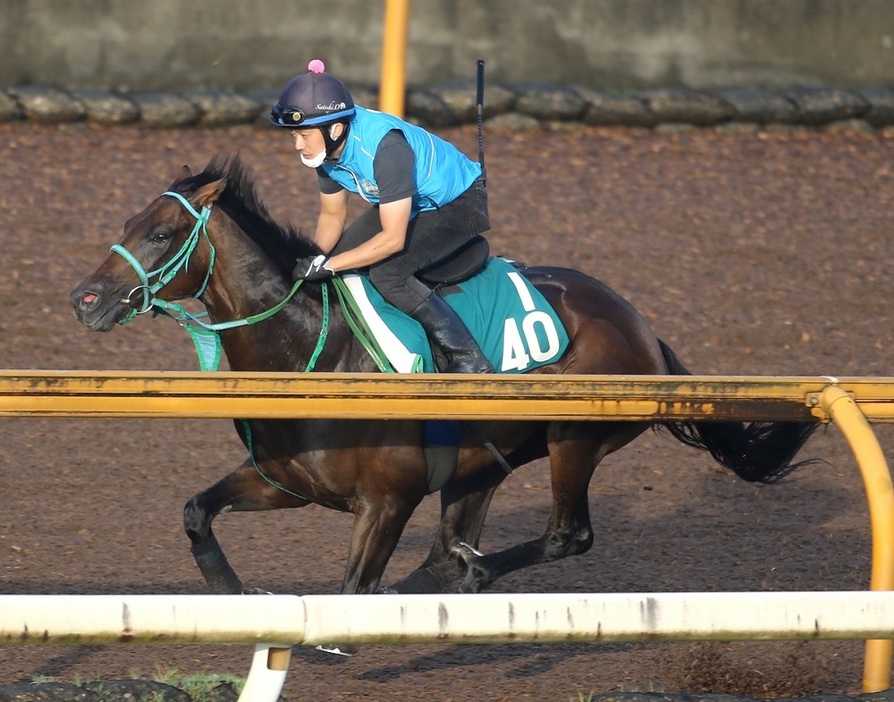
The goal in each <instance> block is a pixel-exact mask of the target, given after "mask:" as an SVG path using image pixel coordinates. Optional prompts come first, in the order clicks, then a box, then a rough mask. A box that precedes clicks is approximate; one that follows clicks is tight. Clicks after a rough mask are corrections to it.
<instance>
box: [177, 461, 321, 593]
mask: <svg viewBox="0 0 894 702" xmlns="http://www.w3.org/2000/svg"><path fill="white" fill-rule="evenodd" d="M306 504H308V502H307V501H306V500H301V499H300V498H297V497H294V496H292V495H289V494H287V493H285V492H282V491H281V490H278V489H277V488H275V487H273V486H271V485H270V484H268V483H267V482H266V481H264V480H263V478H261V476H259V475H258V473H257V471H256V470H255V468H254V465H253V464H252V463H251V462H250V461H246V463H244V464H243V465H242V466H241V467H240V468H238V469H237V470H236V471H234V472H232V473H230V474H229V475H228V476H226V477H225V478H223V479H221V480H219V481H218V482H216V483H215V484H214V485H212V486H211V487H209V488H207V489H206V490H203V491H202V492H200V493H198V494H197V495H194V496H193V497H192V498H190V500H189V501H188V502H187V503H186V506H185V507H184V508H183V528H184V530H185V531H186V535H187V536H188V537H189V540H190V542H191V548H190V550H191V551H192V555H193V558H195V561H196V565H197V566H198V567H199V571H200V572H201V573H202V577H204V578H205V582H206V583H207V584H208V588H209V589H210V590H211V592H212V593H214V594H222V595H226V594H242V593H247V592H255V591H254V590H246V589H245V588H244V587H243V585H242V581H241V580H240V579H239V577H238V576H237V575H236V572H235V571H234V570H233V568H232V566H231V565H230V563H229V561H228V560H227V557H226V555H225V554H224V552H223V549H222V548H221V546H220V543H219V542H218V541H217V537H216V536H215V535H214V531H213V529H212V528H211V524H212V522H213V521H214V518H215V517H217V515H219V514H221V513H222V512H230V511H235V512H245V511H259V510H270V509H281V508H286V507H303V506H304V505H306Z"/></svg>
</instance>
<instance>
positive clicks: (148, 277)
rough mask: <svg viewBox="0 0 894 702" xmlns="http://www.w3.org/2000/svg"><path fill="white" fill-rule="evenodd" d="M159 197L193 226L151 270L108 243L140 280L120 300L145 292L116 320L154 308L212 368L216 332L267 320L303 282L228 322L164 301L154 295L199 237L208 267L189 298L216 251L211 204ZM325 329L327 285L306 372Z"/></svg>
mask: <svg viewBox="0 0 894 702" xmlns="http://www.w3.org/2000/svg"><path fill="white" fill-rule="evenodd" d="M163 196H165V197H173V198H174V199H176V200H178V201H179V202H180V204H181V205H183V207H184V208H185V209H186V211H187V212H189V213H190V214H191V215H192V216H193V217H195V220H196V223H195V226H194V227H193V228H192V232H190V234H189V236H188V237H187V238H186V240H185V241H184V242H183V245H182V246H181V247H180V249H179V251H177V253H175V254H174V255H173V256H172V257H171V258H170V260H168V261H167V262H166V263H165V264H164V265H162V266H160V267H159V268H157V269H155V270H154V271H146V269H145V268H144V267H143V265H142V264H141V263H140V262H139V261H138V260H137V257H136V256H134V255H133V254H132V253H131V252H130V251H128V250H127V249H126V248H125V247H123V246H122V245H121V244H115V245H114V246H112V248H111V251H112V252H114V253H116V254H118V255H119V256H121V257H122V258H123V259H124V260H125V261H127V263H128V264H129V265H130V267H131V268H133V269H134V272H136V274H137V277H138V278H139V279H140V285H138V286H137V287H135V288H134V289H133V290H131V291H130V293H129V294H128V296H127V297H126V298H124V299H122V300H121V302H122V303H124V304H130V301H131V297H132V296H133V294H134V293H135V292H137V291H138V290H144V291H145V292H144V295H143V304H142V306H141V307H140V308H139V309H138V308H133V309H132V310H131V312H130V313H129V314H128V315H127V316H125V317H124V318H123V319H121V320H120V321H119V322H118V323H119V324H127V323H128V322H130V321H132V320H133V319H134V318H135V317H136V316H137V315H141V314H145V313H146V312H149V311H150V310H154V313H155V314H164V315H165V316H168V317H171V318H172V319H174V320H175V321H176V322H177V323H178V324H180V326H182V327H184V328H185V329H186V330H187V331H188V332H189V333H190V336H191V337H192V340H193V343H194V344H195V347H196V353H197V354H198V356H199V364H200V366H201V367H202V370H216V368H217V364H218V363H219V361H220V339H219V337H218V335H217V332H219V331H223V330H225V329H233V328H236V327H245V326H248V325H251V324H257V323H258V322H262V321H264V320H265V319H269V318H270V317H272V316H273V315H275V314H276V313H277V312H279V311H280V310H282V309H283V308H284V307H285V306H286V305H287V304H288V303H289V301H290V300H291V299H292V298H293V297H294V296H295V293H297V292H298V288H300V287H301V284H302V283H303V282H304V281H303V280H298V281H295V284H294V285H293V286H292V289H291V290H290V291H289V294H288V295H286V297H285V298H283V299H282V300H280V301H279V302H278V303H277V304H275V305H274V306H273V307H271V308H270V309H268V310H264V311H263V312H259V313H258V314H253V315H249V316H248V317H245V318H244V319H233V320H230V321H228V322H217V323H208V322H204V321H202V320H201V319H200V318H199V317H200V316H201V317H204V316H205V314H204V313H203V314H201V315H195V314H192V313H190V312H187V311H186V310H185V309H184V308H183V306H182V305H180V304H177V303H176V302H168V301H167V300H162V299H159V298H158V297H156V293H158V292H159V291H160V290H161V289H162V288H164V287H165V286H166V285H167V284H168V283H170V282H171V281H172V280H173V279H174V278H175V277H176V276H177V274H178V273H179V272H180V271H181V270H184V271H187V270H189V260H190V258H191V257H192V254H193V252H195V250H196V247H197V246H198V244H199V240H200V239H201V238H204V239H205V240H206V241H207V242H208V246H209V247H210V250H211V253H210V260H209V262H208V270H206V271H205V278H204V280H202V284H201V285H200V286H199V289H198V290H197V291H196V292H195V293H193V295H192V297H193V298H199V297H201V296H202V295H203V294H204V292H205V289H206V288H207V287H208V282H209V281H210V280H211V274H212V272H213V271H214V263H215V260H216V251H215V248H214V244H212V243H211V239H210V238H209V237H208V220H209V219H210V218H211V205H205V206H204V207H203V208H202V211H201V212H197V211H196V209H195V208H194V207H193V206H192V205H191V204H190V202H189V200H187V199H186V198H185V197H183V196H182V195H180V194H179V193H175V192H171V191H168V192H166V193H163ZM153 279H154V282H153ZM172 312H173V314H172ZM328 329H329V291H328V288H327V286H323V326H322V329H321V330H320V337H319V339H318V341H317V347H316V349H315V350H314V353H313V355H312V356H311V359H310V361H309V362H308V365H307V370H308V371H310V370H312V369H313V367H314V365H315V364H316V361H317V358H318V356H319V355H320V353H321V352H322V351H323V346H324V345H325V343H326V336H327V333H328Z"/></svg>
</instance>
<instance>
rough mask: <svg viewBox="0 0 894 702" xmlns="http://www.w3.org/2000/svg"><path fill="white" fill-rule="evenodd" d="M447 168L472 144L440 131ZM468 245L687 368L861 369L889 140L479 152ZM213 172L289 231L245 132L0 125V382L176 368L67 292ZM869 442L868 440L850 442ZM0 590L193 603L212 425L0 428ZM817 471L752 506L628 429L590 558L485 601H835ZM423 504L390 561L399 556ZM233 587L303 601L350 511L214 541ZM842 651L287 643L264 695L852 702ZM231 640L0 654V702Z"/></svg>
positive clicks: (526, 513) (888, 338) (859, 654)
mask: <svg viewBox="0 0 894 702" xmlns="http://www.w3.org/2000/svg"><path fill="white" fill-rule="evenodd" d="M443 134H444V136H446V137H448V138H449V139H451V140H453V141H455V142H456V143H457V144H459V145H460V146H461V147H462V148H463V149H464V150H466V152H467V153H469V154H474V153H475V151H476V146H475V134H474V131H473V130H471V129H468V128H463V129H457V130H452V131H445V132H443ZM485 143H486V148H487V159H488V160H487V163H488V172H489V176H490V192H491V216H492V221H493V223H494V231H493V232H492V234H491V236H490V238H491V242H492V249H493V250H494V252H495V253H499V254H505V255H508V256H511V257H513V258H516V259H519V260H524V261H527V262H528V263H537V264H555V265H567V266H571V267H575V268H579V269H581V270H583V271H585V272H587V273H589V274H592V275H595V276H596V277H599V278H602V279H603V280H605V281H606V282H608V283H609V284H610V285H612V286H613V287H615V288H616V289H617V290H618V291H620V292H621V293H622V294H623V295H624V296H625V297H627V298H628V299H629V300H631V301H632V302H633V303H634V304H635V305H636V306H637V307H638V308H639V309H640V310H641V311H642V312H643V313H644V314H645V316H646V317H647V318H648V319H649V320H650V321H651V322H652V324H653V325H654V327H655V329H656V330H657V332H658V334H659V336H661V337H662V338H663V339H664V340H665V341H667V342H668V343H669V344H670V345H671V346H672V347H673V348H674V349H675V351H676V352H677V353H678V354H679V356H680V357H681V358H682V359H683V360H684V361H685V362H686V364H687V365H688V366H689V367H690V368H691V369H692V370H693V372H696V373H699V374H733V375H811V376H815V375H834V376H849V375H853V376H856V375H859V376H884V375H888V374H889V366H890V363H889V357H888V353H889V351H890V350H891V349H892V348H894V332H892V327H891V324H890V317H891V310H892V305H894V303H892V287H894V283H892V280H891V276H890V273H889V255H888V254H889V246H890V244H889V240H890V236H889V229H890V208H891V201H892V194H894V170H892V165H891V164H892V163H894V140H892V139H884V138H881V137H879V136H875V135H867V134H861V133H826V132H817V131H795V132H782V133H761V134H750V135H744V134H743V135H729V134H716V133H713V132H699V133H691V134H690V133H683V134H653V133H647V132H638V131H632V130H596V129H575V130H571V131H567V132H566V131H563V132H527V133H497V132H488V133H487V134H486V139H485ZM219 150H223V151H239V152H240V153H241V156H242V158H243V160H244V161H245V162H246V163H247V164H248V165H249V166H251V167H252V168H253V169H254V171H255V172H256V176H257V182H258V189H259V192H260V194H261V196H262V198H263V199H265V200H266V202H267V203H268V204H269V206H270V210H271V212H272V213H273V215H274V216H275V217H276V218H277V219H280V220H291V221H293V222H295V223H296V224H298V225H301V226H303V227H305V228H309V227H311V226H312V224H313V221H314V219H315V214H316V209H315V194H314V178H313V175H312V174H311V173H310V172H309V171H307V170H306V169H304V168H303V167H302V166H301V165H300V164H299V163H298V161H297V159H296V157H295V155H294V154H293V152H292V151H291V145H290V140H289V139H288V137H287V136H286V135H283V134H281V133H278V132H276V131H275V130H272V129H263V128H253V127H246V128H238V129H227V130H188V131H151V130H144V129H139V128H119V129H109V128H96V127H91V126H66V127H41V126H35V125H27V124H5V125H0V153H2V154H3V158H2V159H0V183H2V188H0V242H2V251H3V254H4V256H3V258H4V266H3V271H2V273H0V367H2V368H7V369H18V368H22V369H24V368H37V369H144V370H193V369H195V368H196V361H195V359H194V357H193V355H192V350H191V345H190V342H189V339H188V338H187V336H186V334H184V333H183V332H182V331H181V330H180V329H179V328H178V327H177V326H176V325H175V324H173V323H171V322H170V321H169V320H164V319H155V320H152V319H149V318H148V317H144V318H142V319H140V320H139V321H138V322H136V323H134V324H132V325H130V326H128V327H123V328H120V329H117V330H116V331H114V332H113V333H111V334H106V335H100V334H91V333H90V332H88V331H87V330H86V329H84V328H83V327H81V326H80V325H79V324H78V323H77V322H76V321H75V320H74V319H73V317H72V313H71V310H70V308H69V304H68V292H69V290H70V289H71V288H72V287H73V286H74V285H75V284H76V283H77V282H78V281H79V280H80V279H81V278H83V277H84V276H85V275H86V274H87V273H89V272H90V271H92V270H93V268H95V266H96V265H98V263H99V262H100V261H101V260H102V258H103V257H104V256H105V255H106V252H107V251H108V247H109V245H110V244H112V243H114V241H115V240H116V239H117V237H118V236H119V233H120V231H121V228H122V226H123V223H124V221H125V220H126V219H127V218H128V217H129V216H131V215H133V214H135V213H136V212H138V211H139V210H140V209H142V208H143V207H144V206H145V205H146V204H147V203H148V202H149V201H150V200H151V199H152V198H154V197H155V196H157V195H158V194H159V193H161V192H162V191H163V190H164V189H165V188H166V187H167V185H168V184H169V183H170V181H171V180H172V179H173V178H174V176H175V175H176V173H177V171H178V169H179V168H180V166H181V165H183V164H190V165H191V166H192V167H193V168H194V170H199V169H201V168H202V167H203V166H204V165H205V163H206V162H207V161H208V160H209V159H210V158H211V156H212V155H213V154H214V153H215V152H217V151H219ZM878 434H879V436H880V438H881V440H882V444H883V446H890V445H891V440H892V438H894V437H892V433H891V431H890V430H889V429H888V428H886V427H878ZM0 446H2V451H0V485H2V494H3V495H4V498H5V499H4V507H3V509H2V511H0V554H3V558H2V559H0V591H2V592H4V593H10V594H16V593H119V592H127V593H203V592H205V586H204V583H203V581H202V579H201V577H200V575H199V573H198V570H197V569H196V567H195V566H194V564H193V562H192V558H191V556H190V554H189V548H188V540H187V538H186V537H185V535H184V534H183V533H182V529H181V510H182V507H183V504H184V503H185V501H186V500H187V499H188V498H189V497H190V496H191V495H193V494H194V493H196V492H198V491H199V490H201V489H203V488H204V487H206V486H207V485H209V484H210V483H211V482H213V481H215V480H216V479H217V478H219V477H221V476H222V475H224V474H225V473H226V472H229V470H231V469H232V468H233V467H235V466H236V465H237V464H238V463H239V462H241V461H242V459H243V452H242V449H241V446H240V444H239V443H238V441H237V438H236V435H235V433H234V432H233V431H232V428H231V425H230V423H229V422H227V421H198V420H181V421H173V420H136V419H132V420H100V419H45V420H44V419H33V418H8V419H4V420H3V421H2V422H0ZM804 457H818V458H822V459H825V461H827V462H826V463H823V464H820V465H818V466H814V467H811V468H809V469H806V470H804V471H802V472H800V473H796V474H794V475H793V476H791V477H790V478H789V479H788V480H786V481H785V482H783V483H782V484H779V485H776V486H772V487H766V488H760V487H755V486H752V485H749V484H747V483H744V482H742V481H739V480H738V479H736V478H734V477H732V476H730V475H729V474H727V473H725V472H723V471H721V470H720V469H718V468H717V467H716V466H715V465H714V464H713V463H712V462H711V461H710V459H709V458H707V457H705V456H704V455H702V454H699V453H698V452H695V451H693V450H692V449H687V448H685V447H682V446H680V445H678V444H676V443H675V442H674V441H673V440H672V439H671V438H669V437H663V436H654V435H652V434H651V433H650V434H648V435H645V436H643V437H641V438H640V439H638V440H637V441H636V442H634V443H633V444H632V445H631V446H629V447H627V448H626V449H625V450H623V451H621V452H619V453H617V454H615V455H613V456H611V457H609V459H607V460H606V461H605V463H604V464H603V466H602V467H600V469H599V470H598V471H597V473H596V476H595V477H594V480H593V483H592V485H591V490H590V494H591V504H592V510H593V519H594V525H595V527H596V529H597V540H596V543H595V545H594V547H593V549H592V550H591V552H590V553H588V554H586V555H584V556H581V557H577V558H573V559H568V560H565V561H562V562H559V563H556V564H551V565H545V566H541V567H537V568H532V569H529V570H527V571H522V572H520V573H517V574H514V575H512V576H510V577H507V578H505V579H504V580H502V581H500V582H499V583H497V585H496V586H495V587H494V591H498V592H595V591H606V592H631V591H632V592H637V591H639V592H642V591H704V590H708V591H722V590H839V589H843V590H852V589H863V588H865V587H867V585H868V579H869V569H870V543H869V522H868V515H867V509H866V499H865V493H864V492H863V487H862V483H861V481H860V477H859V472H858V470H857V468H856V464H855V461H854V459H853V457H852V455H851V454H850V452H849V450H848V448H847V446H846V444H845V442H844V439H843V438H842V437H841V435H840V434H839V432H838V431H837V429H835V428H834V427H831V428H829V429H828V430H827V431H823V432H821V433H819V434H818V435H817V436H815V437H814V438H813V439H812V440H811V442H810V443H809V444H808V446H807V448H806V449H805V451H804ZM548 482H549V477H548V472H547V470H546V468H545V466H544V465H543V464H537V465H535V466H532V467H529V468H526V469H524V470H520V471H518V472H517V473H516V474H515V475H513V476H512V477H511V478H510V479H509V480H507V481H506V484H505V485H504V486H503V487H502V488H501V490H500V492H499V493H498V495H497V498H496V499H495V502H494V505H493V508H492V509H491V512H490V516H489V520H488V525H487V527H486V529H485V533H484V537H483V539H482V547H483V548H484V549H486V550H493V549H497V548H500V547H502V546H505V545H508V544H510V543H514V542H516V541H518V540H520V539H521V538H530V537H533V536H536V535H537V534H539V532H540V531H541V530H542V528H543V526H544V524H545V520H546V516H547V514H548V510H549V485H548ZM436 518H437V499H436V498H435V497H432V498H428V499H427V500H426V501H425V502H424V503H423V505H422V506H421V507H420V509H419V510H418V512H417V514H416V515H415V517H414V518H413V520H412V522H411V524H410V526H409V528H408V529H407V531H406V533H405V535H404V539H403V541H402V543H401V545H400V547H399V549H398V552H397V553H396V554H395V556H394V558H393V559H392V561H391V564H390V565H389V569H388V572H387V574H386V580H396V579H398V578H399V577H401V576H402V575H403V574H405V573H407V572H408V571H409V570H411V569H412V568H414V567H415V566H416V565H417V564H418V563H419V562H420V561H421V560H422V558H423V557H424V555H425V554H426V553H427V551H428V548H429V545H430V540H431V535H432V533H433V528H434V524H435V522H436ZM215 524H216V530H217V533H218V536H219V538H220V540H221V542H222V544H223V545H224V548H225V550H226V551H227V553H228V555H229V557H230V559H231V562H232V563H233V564H234V566H235V567H236V568H237V570H238V571H239V572H240V574H241V575H242V576H243V579H244V580H245V582H246V583H247V584H249V585H252V586H256V587H262V588H265V589H268V590H271V591H274V592H280V593H297V594H309V593H331V592H336V591H337V590H338V588H339V585H340V582H341V576H342V572H343V567H344V566H343V561H344V556H345V553H346V549H347V539H348V533H349V528H350V524H351V518H350V516H348V515H341V514H337V513H334V512H331V511H327V510H325V509H323V508H318V507H310V508H307V509H303V510H300V511H297V512H294V513H290V512H282V513H275V514H239V515H229V516H223V517H221V518H220V519H218V520H217V522H216V523H215ZM863 648H864V647H863V643H862V642H814V643H774V642H764V643H735V644H719V643H714V644H689V643H679V644H649V645H645V644H638V645H589V644H569V645H520V644H518V645H508V644H507V645H488V646H485V645H479V646H448V645H440V646H438V645H432V646H405V647H400V646H385V645H382V646H368V647H366V648H364V649H362V651H361V652H360V654H359V655H357V656H355V657H354V658H351V659H340V658H334V657H331V656H326V655H323V654H320V653H317V652H315V651H313V650H305V649H296V650H295V652H294V656H293V662H292V665H291V669H290V673H289V676H288V678H287V682H286V686H285V690H284V695H285V697H286V698H287V699H291V700H296V699H320V700H341V699H358V698H361V699H366V700H421V699H425V700H445V701H446V700H453V701H454V702H460V701H471V700H475V701H478V700H482V701H483V700H488V701H497V700H538V701H543V702H546V701H549V702H565V701H566V700H577V699H578V698H579V695H584V696H586V695H587V694H589V693H591V692H593V693H602V692H613V691H625V690H626V691H631V690H634V691H636V690H639V691H649V690H656V691H662V692H668V693H674V692H729V693H740V694H748V695H755V696H792V695H805V694H811V693H817V692H822V693H845V694H852V693H857V692H859V690H860V682H861V677H862V660H863ZM250 656H251V648H250V647H248V646H217V647H215V646H162V645H157V646H136V645H134V646H109V647H95V646H94V647H77V646H70V647H69V646H65V647H40V646H32V647H17V648H8V647H7V648H0V684H13V683H21V682H28V681H31V680H35V679H45V678H54V679H57V680H61V681H66V682H71V681H78V680H89V679H96V678H99V679H113V678H122V677H131V676H134V675H137V676H143V677H151V676H152V675H153V674H155V673H156V672H170V671H172V670H174V669H176V670H178V671H180V672H181V673H183V674H196V673H221V672H229V673H238V674H244V673H245V672H247V670H248V665H249V661H250Z"/></svg>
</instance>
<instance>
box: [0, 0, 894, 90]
mask: <svg viewBox="0 0 894 702" xmlns="http://www.w3.org/2000/svg"><path fill="white" fill-rule="evenodd" d="M384 7H385V0H323V1H322V2H320V1H319V0H318V1H316V2H310V1H309V0H152V1H151V2H132V1H130V0H0V85H5V86H16V85H36V84H40V85H55V86H58V87H66V88H100V89H106V90H121V91H151V90H170V89H203V88H220V89H229V90H234V91H240V92H246V91H251V90H270V89H279V88H280V87H281V86H282V85H283V84H284V83H285V81H287V80H288V79H289V78H290V77H291V76H292V75H294V74H295V73H297V72H299V71H301V70H303V69H304V66H305V65H306V63H307V61H308V60H309V59H310V58H314V57H319V58H322V59H323V60H325V61H326V62H327V64H328V66H329V68H330V70H332V71H333V72H336V73H338V74H340V75H341V76H342V77H343V78H344V79H345V80H346V82H348V83H349V84H351V85H367V86H375V85H376V84H377V83H378V80H379V70H380V56H381V49H382V31H383V18H384ZM892 52H894V2H892V0H552V2H551V3H547V2H543V0H414V1H413V2H412V4H411V21H410V34H409V43H408V61H407V64H408V65H407V82H408V84H409V85H410V86H414V85H430V84H433V83H439V82H443V81H448V80H452V79H457V78H465V79H473V78H474V75H475V60H476V59H477V58H484V59H485V60H486V61H487V76H488V80H489V81H494V82H498V83H504V84H515V83H526V82H544V83H553V84H565V85H585V86H588V87H591V88H595V89H597V90H607V91H614V90H616V91H618V92H626V91H630V90H635V89H638V88H646V87H683V86H686V87H692V88H698V89H710V88H717V87H756V88H785V87H793V86H803V85H809V86H823V85H825V86H835V85H848V86H872V85H880V86H888V87H894V68H892V66H894V60H892V59H894V54H892Z"/></svg>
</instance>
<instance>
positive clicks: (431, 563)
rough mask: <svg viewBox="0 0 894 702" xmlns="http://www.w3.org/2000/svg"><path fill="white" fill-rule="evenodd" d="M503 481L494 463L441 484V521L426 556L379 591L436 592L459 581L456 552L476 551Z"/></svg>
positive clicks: (461, 572)
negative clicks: (474, 472) (475, 472)
mask: <svg viewBox="0 0 894 702" xmlns="http://www.w3.org/2000/svg"><path fill="white" fill-rule="evenodd" d="M505 478H506V472H505V471H504V470H503V468H502V467H500V466H498V465H497V464H493V465H492V466H490V467H489V468H487V469H485V470H484V471H481V472H479V473H477V474H475V475H473V476H471V477H470V478H467V479H465V480H459V481H450V482H448V483H447V484H446V485H444V487H443V488H441V521H440V523H439V525H438V532H437V534H436V535H435V540H434V543H433V544H432V548H431V551H430V552H429V554H428V557H427V558H426V559H425V561H424V562H423V563H422V565H420V566H419V567H418V568H416V570H414V571H413V572H412V573H410V574H409V575H408V576H407V577H405V578H403V579H402V580H400V581H398V582H396V583H394V584H392V585H389V586H387V587H384V588H382V589H381V590H380V592H385V593H391V594H394V593H404V594H424V593H438V592H443V591H444V590H445V589H446V588H447V586H448V585H449V584H450V583H452V582H453V581H454V580H458V579H459V578H461V577H462V576H463V574H464V572H465V568H464V567H462V566H461V564H460V562H459V561H458V559H457V557H456V551H457V549H459V548H463V547H466V546H468V547H471V548H475V549H477V547H478V542H479V540H480V539H481V530H482V529H483V528H484V518H485V517H486V516H487V510H488V508H489V507H490V503H491V500H492V499H493V496H494V492H495V491H496V489H497V487H498V486H499V485H500V483H501V482H503V480H504V479H505Z"/></svg>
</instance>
